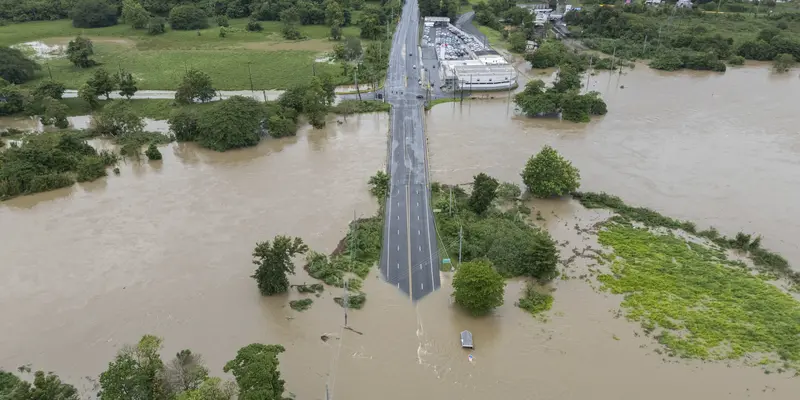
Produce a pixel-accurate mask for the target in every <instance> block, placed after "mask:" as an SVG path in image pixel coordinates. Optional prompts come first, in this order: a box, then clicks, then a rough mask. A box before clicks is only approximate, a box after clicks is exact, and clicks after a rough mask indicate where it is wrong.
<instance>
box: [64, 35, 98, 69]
mask: <svg viewBox="0 0 800 400" xmlns="http://www.w3.org/2000/svg"><path fill="white" fill-rule="evenodd" d="M93 54H94V46H92V41H91V40H89V39H87V38H85V37H83V36H81V35H78V36H77V37H76V38H75V39H73V40H70V41H69V44H68V45H67V58H68V59H69V62H71V63H72V64H73V65H75V66H76V67H80V68H88V67H91V66H92V65H94V64H95V62H94V60H91V59H89V57H90V56H92V55H93Z"/></svg>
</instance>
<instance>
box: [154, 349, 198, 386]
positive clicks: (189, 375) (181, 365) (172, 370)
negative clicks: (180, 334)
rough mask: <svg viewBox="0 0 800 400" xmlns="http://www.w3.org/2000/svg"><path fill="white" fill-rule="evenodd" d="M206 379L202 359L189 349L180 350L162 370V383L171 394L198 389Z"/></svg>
mask: <svg viewBox="0 0 800 400" xmlns="http://www.w3.org/2000/svg"><path fill="white" fill-rule="evenodd" d="M207 378H208V368H206V367H205V365H203V358H202V357H201V356H200V355H199V354H195V353H192V351H191V350H189V349H184V350H181V351H180V352H179V353H178V354H176V355H175V358H173V359H172V360H171V361H170V362H168V363H167V365H166V367H165V368H164V383H165V384H166V385H167V388H168V389H169V391H170V392H171V393H173V394H178V393H181V392H186V391H191V390H195V389H198V388H199V387H200V386H201V385H202V384H203V382H204V381H205V380H206V379H207Z"/></svg>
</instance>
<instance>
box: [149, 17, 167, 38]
mask: <svg viewBox="0 0 800 400" xmlns="http://www.w3.org/2000/svg"><path fill="white" fill-rule="evenodd" d="M165 25H166V21H165V20H164V18H161V17H153V18H150V21H148V22H147V34H148V35H160V34H162V33H164V32H166V26H165Z"/></svg>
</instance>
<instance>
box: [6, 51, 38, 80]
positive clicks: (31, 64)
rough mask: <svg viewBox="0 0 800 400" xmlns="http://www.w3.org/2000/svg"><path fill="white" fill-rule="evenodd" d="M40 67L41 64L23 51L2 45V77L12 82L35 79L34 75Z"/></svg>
mask: <svg viewBox="0 0 800 400" xmlns="http://www.w3.org/2000/svg"><path fill="white" fill-rule="evenodd" d="M40 68H41V67H39V64H37V63H36V62H35V61H33V60H31V59H29V58H28V57H26V56H25V55H24V54H22V52H21V51H19V50H17V49H12V48H10V47H0V78H2V79H5V80H6V81H8V82H11V83H25V82H27V81H29V80H31V79H33V75H34V74H35V73H36V71H37V70H38V69H40Z"/></svg>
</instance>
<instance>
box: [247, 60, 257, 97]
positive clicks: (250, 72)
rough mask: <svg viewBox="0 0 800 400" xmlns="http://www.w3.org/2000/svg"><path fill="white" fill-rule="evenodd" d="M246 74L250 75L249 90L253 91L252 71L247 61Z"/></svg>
mask: <svg viewBox="0 0 800 400" xmlns="http://www.w3.org/2000/svg"><path fill="white" fill-rule="evenodd" d="M247 75H248V76H250V91H251V92H254V91H255V88H253V72H252V71H250V62H248V63H247Z"/></svg>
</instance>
